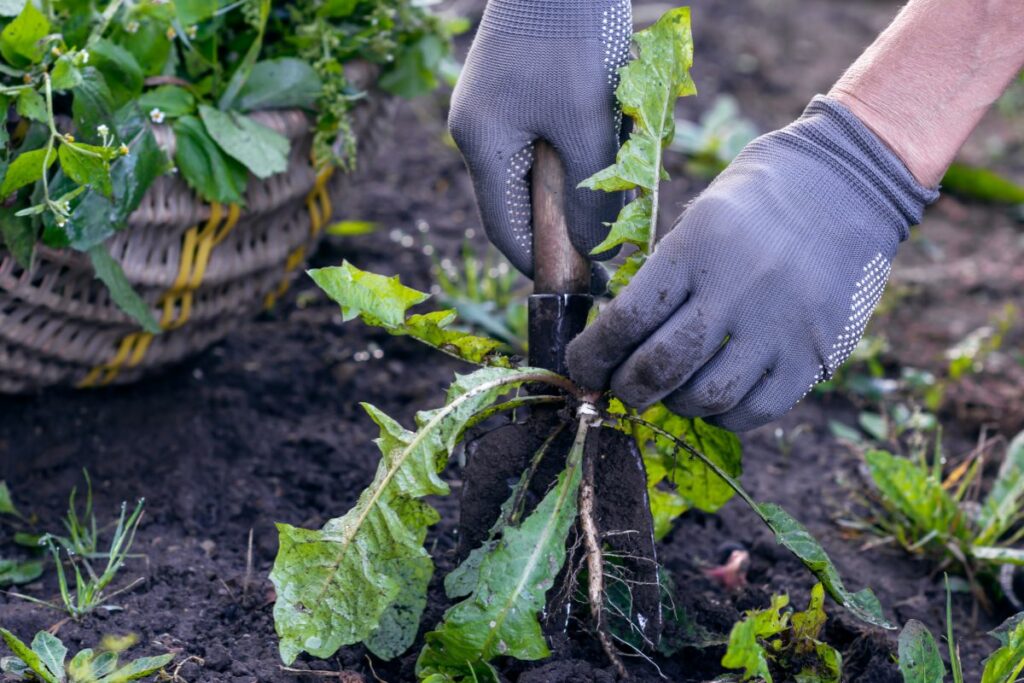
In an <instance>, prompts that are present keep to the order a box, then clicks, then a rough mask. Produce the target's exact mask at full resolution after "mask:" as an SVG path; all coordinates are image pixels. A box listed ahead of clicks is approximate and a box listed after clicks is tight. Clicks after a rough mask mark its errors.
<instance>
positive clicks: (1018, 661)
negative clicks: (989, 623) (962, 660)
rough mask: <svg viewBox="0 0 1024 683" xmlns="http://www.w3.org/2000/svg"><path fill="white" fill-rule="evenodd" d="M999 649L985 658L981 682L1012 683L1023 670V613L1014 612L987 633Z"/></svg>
mask: <svg viewBox="0 0 1024 683" xmlns="http://www.w3.org/2000/svg"><path fill="white" fill-rule="evenodd" d="M989 635H990V636H992V637H993V638H995V639H996V640H998V641H999V645H1000V647H999V649H997V650H996V651H995V652H993V653H992V654H991V655H990V656H989V658H988V659H986V660H985V668H984V670H983V671H982V673H981V683H1013V681H1017V680H1019V678H1020V675H1021V673H1022V672H1024V613H1021V614H1016V615H1014V616H1012V617H1010V618H1009V619H1007V620H1006V621H1005V622H1003V623H1002V624H1001V625H1000V626H999V627H998V628H997V629H995V630H994V631H992V632H991V633H989Z"/></svg>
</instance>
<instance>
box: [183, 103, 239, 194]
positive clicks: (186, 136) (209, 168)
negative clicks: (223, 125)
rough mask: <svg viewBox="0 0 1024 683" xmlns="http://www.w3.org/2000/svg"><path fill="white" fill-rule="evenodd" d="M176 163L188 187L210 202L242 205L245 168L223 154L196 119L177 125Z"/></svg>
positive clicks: (189, 118) (201, 123)
mask: <svg viewBox="0 0 1024 683" xmlns="http://www.w3.org/2000/svg"><path fill="white" fill-rule="evenodd" d="M174 136H175V139H176V141H177V148H176V151H175V154H174V160H175V163H176V164H177V166H178V170H179V171H181V177H182V178H184V179H185V182H186V183H188V185H189V187H191V188H192V189H193V190H195V191H196V192H197V193H198V194H199V196H201V197H202V198H203V199H206V200H208V201H215V202H224V203H228V204H242V203H243V197H244V193H245V187H246V185H247V183H248V174H247V172H246V170H245V167H244V166H243V165H242V164H240V163H239V162H237V161H235V160H234V159H232V158H231V157H229V156H227V155H226V154H224V153H223V152H222V151H221V149H220V147H218V146H217V143H216V142H214V141H213V138H211V137H210V135H209V134H208V133H207V132H206V127H205V126H203V122H202V121H200V120H199V119H198V118H196V117H195V116H183V117H181V118H180V119H178V120H177V121H175V123H174Z"/></svg>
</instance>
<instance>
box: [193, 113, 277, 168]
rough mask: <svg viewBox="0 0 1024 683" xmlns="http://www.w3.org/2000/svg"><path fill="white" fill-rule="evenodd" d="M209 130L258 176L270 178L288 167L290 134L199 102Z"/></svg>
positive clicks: (221, 144)
mask: <svg viewBox="0 0 1024 683" xmlns="http://www.w3.org/2000/svg"><path fill="white" fill-rule="evenodd" d="M199 115H200V116H201V117H202V119H203V123H204V124H205V125H206V131H207V132H208V133H209V134H210V137H211V138H213V140H214V141H215V142H216V143H217V145H219V146H220V148H221V149H222V150H223V151H224V152H225V153H226V154H227V155H228V156H230V157H232V158H234V159H236V160H237V161H239V162H241V163H242V165H244V166H245V167H246V168H248V169H249V171H250V172H251V173H252V174H253V175H255V176H256V177H257V178H269V177H270V176H272V175H274V174H275V173H283V172H284V171H287V170H288V150H289V149H290V147H291V143H289V142H288V138H286V137H284V136H283V135H281V134H280V133H278V132H275V131H273V130H271V129H269V128H267V127H266V126H264V125H262V124H260V123H256V122H255V121H254V120H252V119H251V118H249V117H248V116H245V115H244V114H239V113H237V112H222V111H220V110H219V109H214V108H213V107H210V106H208V105H205V104H204V105H200V106H199Z"/></svg>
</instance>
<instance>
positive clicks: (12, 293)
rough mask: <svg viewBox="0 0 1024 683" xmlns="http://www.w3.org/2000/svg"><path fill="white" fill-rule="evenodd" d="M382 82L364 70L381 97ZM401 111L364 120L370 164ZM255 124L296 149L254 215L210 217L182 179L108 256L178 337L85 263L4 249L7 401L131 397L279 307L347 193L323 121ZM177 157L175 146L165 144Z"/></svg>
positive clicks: (169, 138) (291, 114)
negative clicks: (138, 317)
mask: <svg viewBox="0 0 1024 683" xmlns="http://www.w3.org/2000/svg"><path fill="white" fill-rule="evenodd" d="M372 78H373V71H372V70H371V69H368V68H361V69H357V70H355V71H354V73H353V80H355V81H356V82H357V83H360V81H362V83H363V84H368V83H369V82H371V80H372ZM393 107H394V102H393V101H392V100H391V99H389V98H388V97H387V96H385V95H384V94H382V93H373V95H372V96H371V97H368V98H366V99H365V100H363V101H362V102H361V103H360V105H359V106H358V107H357V108H356V110H355V111H354V112H353V126H354V129H355V131H356V134H357V135H358V136H359V141H360V142H359V146H360V149H359V154H360V155H361V156H363V157H365V156H366V155H367V154H370V153H372V149H373V148H374V147H376V144H375V143H376V141H377V140H379V138H380V136H381V134H382V133H383V131H382V125H381V124H382V123H384V124H385V125H386V122H387V121H388V119H390V113H391V110H392V109H393ZM253 118H255V119H256V120H258V121H259V122H261V123H263V124H264V125H267V126H269V127H270V128H272V129H274V130H276V131H278V132H280V133H281V134H283V135H285V136H286V137H287V138H288V139H289V140H290V141H291V143H292V148H291V158H290V160H289V167H288V171H287V172H285V173H281V174H278V175H276V176H272V177H270V178H268V179H266V180H262V181H261V180H257V179H255V178H252V177H250V181H249V185H248V187H247V189H246V195H245V208H244V210H239V208H238V207H237V206H222V205H217V204H213V205H210V204H204V203H202V201H201V200H200V199H199V198H198V197H196V195H195V194H194V193H193V192H192V191H191V190H190V189H189V188H188V186H187V185H186V184H185V182H184V181H183V180H182V179H181V178H179V177H177V176H176V175H164V176H162V177H161V178H159V179H157V181H156V182H155V183H154V184H153V186H152V187H151V188H150V190H149V192H148V193H147V194H146V197H145V198H144V199H143V202H142V204H141V205H140V206H139V208H138V210H137V211H136V212H135V213H133V214H132V216H131V218H130V219H129V226H128V228H127V229H125V230H124V231H122V232H119V233H118V234H116V235H114V236H113V237H111V238H110V240H109V241H108V242H107V247H108V248H109V249H110V253H111V254H112V255H113V256H114V258H115V259H117V260H118V261H119V262H120V263H121V265H122V267H123V268H124V271H125V274H126V275H127V277H128V279H129V280H130V281H131V282H132V284H133V285H135V287H136V290H137V291H138V292H139V293H140V294H141V295H142V297H143V298H144V299H145V300H146V302H148V303H149V304H150V305H151V307H152V308H153V311H154V313H155V315H156V318H157V320H158V321H159V322H160V325H161V327H162V328H163V329H164V332H163V333H161V334H158V335H151V334H148V333H145V332H142V331H140V329H139V327H138V325H137V324H136V323H134V322H133V321H132V320H131V319H130V318H129V317H128V316H126V315H125V314H124V313H123V312H121V310H120V309H118V308H117V307H116V306H115V305H114V303H113V302H112V301H111V299H110V295H109V293H108V292H107V290H106V288H105V287H104V286H103V285H102V284H101V283H100V282H99V281H98V280H96V279H95V278H94V273H93V270H92V266H91V264H90V262H89V259H88V257H87V256H85V255H84V254H81V253H78V252H73V251H64V250H54V249H48V248H45V247H40V248H39V249H38V251H37V262H36V265H35V268H34V269H33V270H32V271H31V272H27V271H25V270H24V269H23V268H21V267H20V266H19V265H18V264H17V263H15V261H14V259H13V258H12V257H11V255H10V254H9V253H7V252H6V251H4V250H2V249H0V392H2V393H23V392H26V391H32V390H37V389H40V388H43V387H47V386H53V385H71V386H78V387H95V386H102V385H107V384H116V383H127V382H131V381H134V380H136V379H138V378H140V377H142V376H143V375H145V374H146V373H149V372H152V371H154V370H156V369H158V368H161V367H164V366H167V365H169V364H172V363H176V362H178V361H180V360H182V359H184V358H186V357H187V356H189V355H192V354H195V353H197V352H199V351H201V350H203V349H205V348H206V347H208V346H209V345H211V344H213V343H215V342H217V341H218V340H220V339H222V338H223V337H224V336H226V335H227V334H228V332H229V331H230V330H231V329H232V328H233V327H236V326H237V324H238V322H239V320H242V319H246V318H250V317H252V316H253V315H255V314H256V313H258V312H259V311H261V310H263V309H265V308H268V307H270V306H273V305H274V302H275V301H276V300H277V299H278V298H279V297H280V296H281V294H283V293H284V291H285V290H286V289H287V288H288V285H289V283H290V282H291V280H292V278H293V277H294V275H295V274H296V272H297V271H298V270H299V268H300V267H301V266H302V264H303V262H304V261H305V258H306V255H307V254H308V253H309V252H310V250H311V249H312V248H313V247H314V246H315V245H316V243H317V241H318V239H319V238H320V236H321V231H322V228H323V227H324V225H325V223H326V222H327V221H328V220H329V219H330V218H331V216H332V214H333V208H334V207H337V206H338V204H339V202H340V200H341V199H342V195H343V193H344V191H345V187H346V184H347V183H346V176H345V175H344V174H342V173H340V172H339V173H331V172H330V171H327V172H322V173H320V174H317V172H316V170H315V169H314V167H313V165H312V164H311V162H310V147H311V144H312V135H311V133H310V119H309V117H308V115H307V114H305V113H304V112H301V111H297V110H284V111H265V112H257V113H255V114H253ZM156 134H157V139H158V140H159V142H160V143H161V145H162V146H163V147H164V148H165V149H168V150H170V151H173V146H174V136H173V134H172V133H171V131H170V130H169V129H168V128H166V127H159V128H157V130H156Z"/></svg>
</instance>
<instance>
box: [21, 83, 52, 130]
mask: <svg viewBox="0 0 1024 683" xmlns="http://www.w3.org/2000/svg"><path fill="white" fill-rule="evenodd" d="M14 108H15V110H16V111H17V112H18V114H20V115H21V116H24V117H25V118H26V119H32V120H33V121H39V122H40V123H46V121H47V119H48V118H49V117H48V114H47V112H46V99H44V98H43V96H42V95H41V94H39V91H37V90H33V89H31V88H28V89H26V90H22V91H21V92H20V93H18V99H17V101H16V102H15V105H14Z"/></svg>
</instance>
